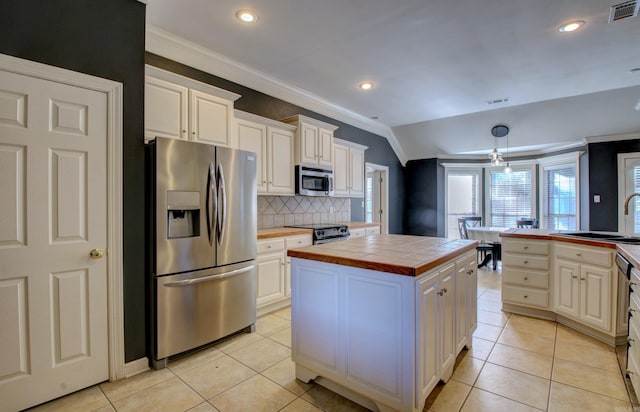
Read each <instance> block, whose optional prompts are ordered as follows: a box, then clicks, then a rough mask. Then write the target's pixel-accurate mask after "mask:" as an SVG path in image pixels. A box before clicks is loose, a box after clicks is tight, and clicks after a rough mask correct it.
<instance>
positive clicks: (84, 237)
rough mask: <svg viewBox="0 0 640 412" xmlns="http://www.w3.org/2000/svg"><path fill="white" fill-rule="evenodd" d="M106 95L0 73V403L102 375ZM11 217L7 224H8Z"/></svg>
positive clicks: (71, 387)
mask: <svg viewBox="0 0 640 412" xmlns="http://www.w3.org/2000/svg"><path fill="white" fill-rule="evenodd" d="M107 115H108V109H107V95H106V94H105V93H101V92H96V91H93V90H85V89H81V88H78V87H74V86H69V85H64V84H61V83H55V82H51V81H45V80H40V79H35V78H31V77H27V76H22V75H18V74H14V73H9V72H4V71H2V72H0V159H1V160H2V161H1V162H0V169H1V172H2V173H1V174H0V192H1V193H2V194H3V195H2V199H0V215H2V216H3V218H0V262H2V264H1V265H0V290H1V292H0V294H1V295H2V299H0V309H1V310H0V313H1V315H0V322H1V324H0V331H1V332H0V346H1V347H2V348H3V351H2V355H0V360H1V361H0V365H2V366H0V399H3V402H5V401H6V400H8V402H9V403H8V404H7V403H4V404H3V407H6V408H8V409H9V410H12V409H23V408H26V407H29V406H32V405H35V404H38V403H41V402H44V401H47V400H50V399H52V398H55V397H58V396H61V395H65V394H67V393H70V392H73V391H76V390H78V389H81V388H84V387H87V386H90V385H92V384H95V383H98V382H101V381H104V380H106V379H107V378H108V340H107V265H106V264H107V262H106V259H90V258H89V252H90V251H91V250H92V249H103V250H106V247H107V211H106V208H107V196H106V194H107V159H106V152H107V150H106V147H107ZM5 217H7V218H8V221H6V220H5V219H4V218H5Z"/></svg>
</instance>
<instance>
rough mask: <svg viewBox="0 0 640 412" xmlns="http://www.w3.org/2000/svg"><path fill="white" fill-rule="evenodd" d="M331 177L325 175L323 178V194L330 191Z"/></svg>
mask: <svg viewBox="0 0 640 412" xmlns="http://www.w3.org/2000/svg"><path fill="white" fill-rule="evenodd" d="M329 182H330V181H329V176H327V175H324V177H323V178H322V191H323V192H328V191H329Z"/></svg>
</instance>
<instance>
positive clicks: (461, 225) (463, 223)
mask: <svg viewBox="0 0 640 412" xmlns="http://www.w3.org/2000/svg"><path fill="white" fill-rule="evenodd" d="M458 231H459V232H460V239H469V234H468V233H467V219H466V218H464V217H459V218H458Z"/></svg>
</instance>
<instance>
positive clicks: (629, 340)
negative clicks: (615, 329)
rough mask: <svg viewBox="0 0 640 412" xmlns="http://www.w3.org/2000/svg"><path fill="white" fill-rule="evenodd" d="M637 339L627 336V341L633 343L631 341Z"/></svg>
mask: <svg viewBox="0 0 640 412" xmlns="http://www.w3.org/2000/svg"><path fill="white" fill-rule="evenodd" d="M635 341H636V340H635V339H633V338H631V337H627V342H629V343H631V342H635Z"/></svg>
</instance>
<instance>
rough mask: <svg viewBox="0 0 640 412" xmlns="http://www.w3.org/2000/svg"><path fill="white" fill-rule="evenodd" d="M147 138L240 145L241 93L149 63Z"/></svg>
mask: <svg viewBox="0 0 640 412" xmlns="http://www.w3.org/2000/svg"><path fill="white" fill-rule="evenodd" d="M145 73H146V80H145V116H144V120H145V121H144V136H145V141H149V140H152V139H154V138H155V137H156V136H162V137H171V138H174V139H184V140H192V141H198V142H202V143H210V144H215V145H219V146H227V147H236V144H237V143H236V135H235V131H234V129H233V102H234V101H235V100H237V99H238V98H240V95H238V94H235V93H232V92H229V91H226V90H222V89H219V88H217V87H214V86H211V85H208V84H205V83H201V82H199V81H196V80H193V79H189V78H187V77H183V76H179V75H177V74H174V73H171V72H168V71H165V70H161V69H158V68H156V67H152V66H146V69H145Z"/></svg>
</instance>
